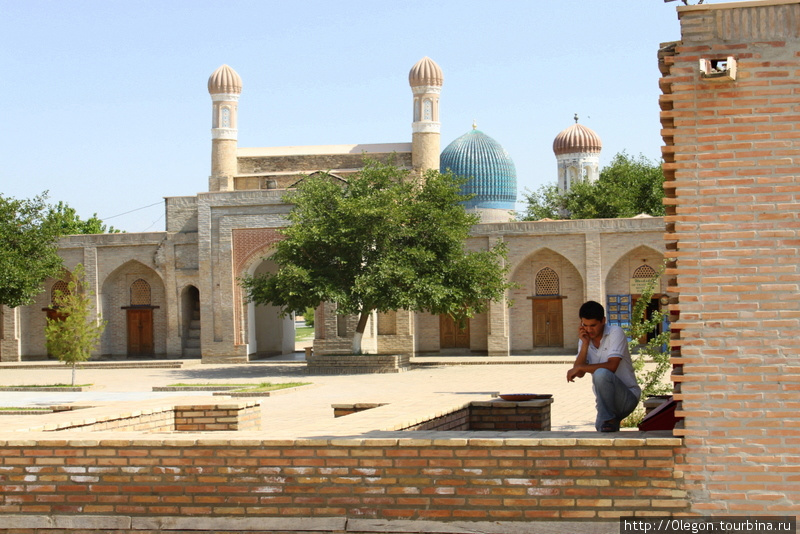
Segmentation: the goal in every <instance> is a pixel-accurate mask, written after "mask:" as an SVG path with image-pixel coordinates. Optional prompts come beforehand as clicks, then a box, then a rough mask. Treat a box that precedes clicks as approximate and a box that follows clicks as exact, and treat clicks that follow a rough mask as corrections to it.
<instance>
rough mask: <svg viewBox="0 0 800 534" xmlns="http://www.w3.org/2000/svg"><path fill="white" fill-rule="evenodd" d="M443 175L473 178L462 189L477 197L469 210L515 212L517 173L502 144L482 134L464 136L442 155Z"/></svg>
mask: <svg viewBox="0 0 800 534" xmlns="http://www.w3.org/2000/svg"><path fill="white" fill-rule="evenodd" d="M439 161H440V164H439V167H440V170H441V172H447V170H448V169H449V170H451V171H452V172H453V174H455V175H457V176H464V177H467V178H470V177H471V178H472V179H471V180H469V181H468V182H467V183H466V184H464V186H463V187H462V189H461V192H462V193H464V194H467V195H473V194H474V195H475V196H474V197H473V198H472V200H469V201H467V202H464V206H465V207H466V208H467V209H470V208H478V209H481V208H483V209H501V210H513V209H514V208H515V207H516V206H515V204H516V202H517V170H516V168H515V167H514V161H513V160H512V159H511V156H509V155H508V152H506V149H504V148H503V147H502V146H501V145H500V143H498V142H497V141H495V140H494V139H492V138H491V137H489V136H488V135H486V134H485V133H483V132H482V131H480V130H476V129H473V130H472V131H470V132H467V133H465V134H464V135H462V136H461V137H459V138H458V139H456V140H455V141H453V142H452V143H450V144H449V145H447V148H445V149H444V150H443V151H442V156H441V158H440V160H439Z"/></svg>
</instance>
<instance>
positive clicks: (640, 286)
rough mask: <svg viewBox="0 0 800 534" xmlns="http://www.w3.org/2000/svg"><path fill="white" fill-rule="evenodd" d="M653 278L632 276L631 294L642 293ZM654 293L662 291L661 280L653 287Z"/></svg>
mask: <svg viewBox="0 0 800 534" xmlns="http://www.w3.org/2000/svg"><path fill="white" fill-rule="evenodd" d="M650 280H652V279H651V278H631V295H641V294H642V293H644V292H645V290H646V289H647V285H648V284H649V283H650ZM653 293H661V280H659V281H658V283H657V284H656V286H655V287H654V288H653Z"/></svg>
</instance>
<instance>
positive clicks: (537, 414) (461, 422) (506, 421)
mask: <svg viewBox="0 0 800 534" xmlns="http://www.w3.org/2000/svg"><path fill="white" fill-rule="evenodd" d="M552 403H553V400H552V399H544V400H535V401H525V402H507V401H501V400H494V401H476V402H471V403H469V405H467V406H465V407H463V408H461V409H460V410H455V411H453V412H450V413H447V414H444V415H441V416H440V417H436V418H434V419H431V420H429V421H423V422H421V423H418V424H415V425H413V426H411V427H408V428H404V429H403V430H410V431H427V430H435V431H445V430H457V431H464V430H472V431H495V432H510V431H514V430H536V431H547V430H550V405H551V404H552Z"/></svg>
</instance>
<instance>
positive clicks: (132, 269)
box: [100, 260, 167, 356]
mask: <svg viewBox="0 0 800 534" xmlns="http://www.w3.org/2000/svg"><path fill="white" fill-rule="evenodd" d="M100 302H101V309H102V315H103V319H105V320H106V321H107V323H106V328H105V330H104V331H103V336H102V338H101V342H100V343H101V352H102V353H103V354H110V355H114V356H157V355H164V354H166V348H167V340H166V338H167V306H166V291H165V288H164V281H163V280H162V279H161V277H160V276H159V274H158V273H157V272H156V271H155V270H154V269H151V268H150V267H148V266H146V265H144V264H143V263H141V262H139V261H136V260H130V261H128V262H125V263H123V264H122V265H120V266H119V267H117V268H116V269H114V271H112V272H111V273H110V274H109V275H108V276H107V277H106V278H105V279H104V280H103V283H102V285H101V290H100Z"/></svg>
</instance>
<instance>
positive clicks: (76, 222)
mask: <svg viewBox="0 0 800 534" xmlns="http://www.w3.org/2000/svg"><path fill="white" fill-rule="evenodd" d="M50 216H51V217H53V219H54V223H55V224H57V225H58V227H59V230H60V232H61V235H74V234H118V233H120V231H119V230H117V229H116V228H114V227H113V226H110V227H108V226H106V225H105V224H103V221H101V220H100V219H98V218H97V214H96V213H95V214H93V215H92V216H91V217H89V218H88V219H86V220H85V221H84V220H83V219H81V218H80V216H79V215H78V212H77V211H75V209H74V208H71V207H70V206H69V205H67V204H66V203H65V202H63V201H59V203H58V204H56V205H55V206H53V207H52V208H51V210H50Z"/></svg>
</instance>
